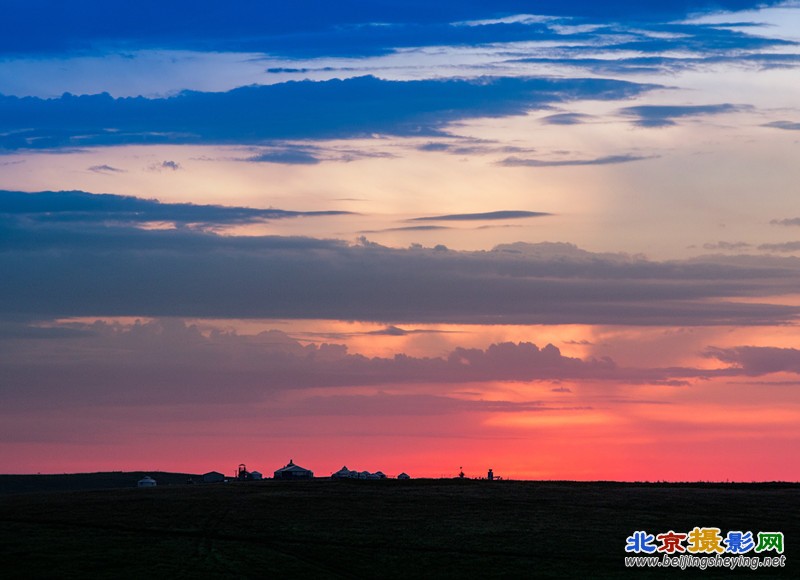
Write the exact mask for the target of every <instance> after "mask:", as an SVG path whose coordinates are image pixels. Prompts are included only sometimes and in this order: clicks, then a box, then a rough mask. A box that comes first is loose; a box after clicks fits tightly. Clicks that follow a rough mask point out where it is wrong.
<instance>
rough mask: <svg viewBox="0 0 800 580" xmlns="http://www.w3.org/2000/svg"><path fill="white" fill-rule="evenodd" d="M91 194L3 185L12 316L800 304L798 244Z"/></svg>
mask: <svg viewBox="0 0 800 580" xmlns="http://www.w3.org/2000/svg"><path fill="white" fill-rule="evenodd" d="M88 195H89V194H82V193H78V194H68V195H66V196H65V197H64V196H61V195H58V194H53V193H50V194H47V193H45V194H43V195H41V196H37V195H30V194H20V193H13V192H12V194H11V195H2V196H0V200H5V205H4V206H3V209H2V211H0V239H2V240H3V244H4V249H5V251H3V252H0V270H2V271H5V272H13V276H8V277H6V278H5V279H4V283H3V284H2V285H0V316H3V317H9V316H16V317H20V316H22V317H31V318H41V317H44V318H50V317H69V316H128V315H130V316H181V317H198V318H304V319H315V318H318V319H337V320H338V319H349V320H370V321H376V322H382V323H386V324H395V325H396V324H408V323H414V322H442V323H471V324H483V323H492V324H615V325H625V324H628V325H665V324H666V325H670V326H675V325H686V326H696V325H741V326H746V325H764V324H780V323H787V322H791V321H793V320H795V319H796V317H797V316H798V314H800V308H797V307H796V306H792V305H790V304H776V303H769V302H771V301H773V298H774V296H776V295H780V294H787V293H791V292H794V291H796V288H797V285H798V284H799V283H800V274H798V272H800V267H798V261H797V259H795V258H780V257H765V256H753V257H750V256H727V257H726V256H709V257H705V258H703V257H700V258H694V259H691V260H684V261H666V262H657V261H649V260H647V259H645V258H644V257H641V256H630V255H626V254H598V253H592V252H587V251H584V250H581V249H579V248H577V247H575V246H573V245H570V244H551V243H543V244H524V243H519V244H505V245H501V246H497V247H496V248H495V249H493V250H492V251H477V252H470V251H454V250H447V249H446V248H444V247H441V248H440V247H436V248H432V249H425V248H421V247H412V248H409V249H393V248H387V247H383V246H380V245H379V244H375V243H372V242H369V241H367V240H362V241H360V242H359V243H357V244H347V243H345V242H342V241H337V240H319V239H313V238H303V237H278V236H235V235H225V236H223V235H217V234H215V233H213V232H211V231H208V230H207V229H202V228H201V229H197V228H186V227H183V228H177V229H171V230H144V229H141V228H138V227H135V226H136V225H138V224H139V223H140V222H141V221H143V220H151V219H155V220H160V221H165V220H173V221H176V222H181V223H194V222H195V221H199V222H202V221H203V220H206V221H210V222H213V223H223V224H224V223H239V222H242V221H244V222H247V221H252V220H254V219H272V217H290V216H291V215H300V214H296V213H291V212H290V213H285V212H282V211H281V210H253V209H249V208H219V207H215V206H191V205H188V206H184V205H182V204H174V205H173V204H164V207H162V206H161V204H158V203H157V202H147V201H142V200H131V199H127V198H118V197H117V196H110V197H105V196H91V197H89V198H88V199H87V197H86V196H88ZM106 203H107V204H109V205H110V207H111V209H110V210H105V209H102V204H106ZM58 204H64V206H63V207H59V206H58ZM92 204H95V205H98V204H99V205H100V206H101V209H94V210H92V209H87V206H91V205H92ZM123 208H125V209H123ZM140 211H141V212H143V214H142V215H137V214H138V212H140ZM48 212H50V213H51V214H52V215H48ZM273 212H274V213H273ZM74 213H77V214H78V215H77V216H76V215H73V214H74ZM87 216H88V217H87ZM130 216H134V217H130ZM126 220H127V221H126ZM745 298H746V300H743V299H745ZM759 298H762V299H763V303H761V302H760V301H759Z"/></svg>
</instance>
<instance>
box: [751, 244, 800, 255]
mask: <svg viewBox="0 0 800 580" xmlns="http://www.w3.org/2000/svg"><path fill="white" fill-rule="evenodd" d="M758 249H759V250H761V251H764V252H781V253H783V252H785V253H789V252H797V251H800V242H783V243H779V244H761V245H760V246H758Z"/></svg>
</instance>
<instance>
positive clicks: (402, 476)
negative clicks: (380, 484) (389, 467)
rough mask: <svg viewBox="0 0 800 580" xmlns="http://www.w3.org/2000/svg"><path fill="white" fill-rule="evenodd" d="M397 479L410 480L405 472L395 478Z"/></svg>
mask: <svg viewBox="0 0 800 580" xmlns="http://www.w3.org/2000/svg"><path fill="white" fill-rule="evenodd" d="M397 479H411V476H410V475H409V474H407V473H406V472H403V473H401V474H400V475H398V476H397Z"/></svg>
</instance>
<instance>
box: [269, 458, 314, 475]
mask: <svg viewBox="0 0 800 580" xmlns="http://www.w3.org/2000/svg"><path fill="white" fill-rule="evenodd" d="M274 475H275V479H314V472H313V471H311V470H310V469H306V468H305V467H300V466H299V465H295V464H294V461H292V460H291V459H290V460H289V463H287V464H286V465H285V466H284V467H281V468H280V469H278V470H276V471H275V474H274Z"/></svg>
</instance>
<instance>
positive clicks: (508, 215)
mask: <svg viewBox="0 0 800 580" xmlns="http://www.w3.org/2000/svg"><path fill="white" fill-rule="evenodd" d="M550 215H553V214H549V213H545V212H539V211H524V210H504V211H490V212H484V213H457V214H449V215H435V216H426V217H418V218H412V219H410V220H408V221H412V222H422V221H485V220H510V219H522V218H537V217H545V216H550Z"/></svg>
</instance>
